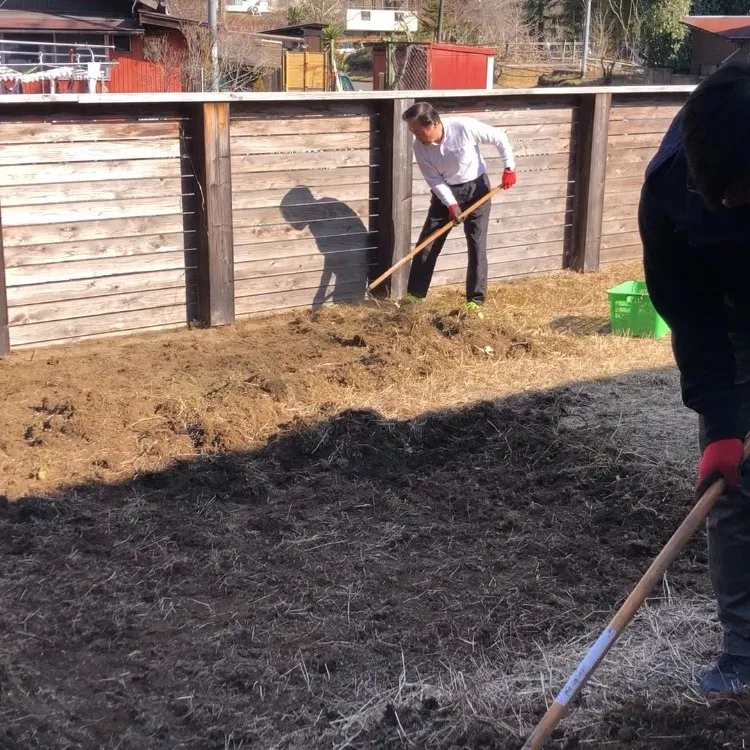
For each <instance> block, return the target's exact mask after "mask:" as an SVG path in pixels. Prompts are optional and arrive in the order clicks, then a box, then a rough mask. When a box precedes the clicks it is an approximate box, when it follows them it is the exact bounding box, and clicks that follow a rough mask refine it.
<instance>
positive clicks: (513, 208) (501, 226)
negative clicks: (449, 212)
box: [412, 198, 572, 234]
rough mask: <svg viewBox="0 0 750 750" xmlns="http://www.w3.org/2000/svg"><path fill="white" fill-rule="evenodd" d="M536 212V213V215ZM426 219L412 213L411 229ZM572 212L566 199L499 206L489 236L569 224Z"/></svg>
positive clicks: (491, 223)
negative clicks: (497, 233)
mask: <svg viewBox="0 0 750 750" xmlns="http://www.w3.org/2000/svg"><path fill="white" fill-rule="evenodd" d="M537 211H538V213H536V212H537ZM426 218H427V211H414V212H413V214H412V222H413V223H412V227H414V228H416V229H421V228H422V226H423V225H424V222H425V219H426ZM571 222H572V212H571V211H570V210H568V199H567V198H551V199H550V200H546V201H534V203H530V204H526V203H511V204H509V205H507V206H499V207H497V208H496V209H495V210H494V211H492V214H491V215H490V220H489V225H488V226H489V229H488V232H489V234H494V233H495V232H504V231H508V232H513V231H520V230H523V229H536V228H541V227H549V226H557V225H558V224H570V223H571Z"/></svg>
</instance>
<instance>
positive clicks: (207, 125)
mask: <svg viewBox="0 0 750 750" xmlns="http://www.w3.org/2000/svg"><path fill="white" fill-rule="evenodd" d="M199 122H200V123H202V127H201V133H200V136H199V138H198V139H197V142H198V144H199V145H200V147H201V148H200V153H199V157H200V165H199V166H198V167H197V171H198V174H199V182H200V184H201V186H202V191H201V192H202V194H203V201H204V208H203V211H202V212H201V214H200V220H201V229H200V231H199V232H198V289H199V316H200V319H201V320H202V321H203V322H204V323H206V324H207V325H210V326H217V325H227V324H229V323H232V322H233V321H234V297H235V294H234V227H233V216H232V158H231V146H230V144H231V138H230V133H229V122H230V120H229V104H227V103H226V102H218V103H207V102H204V103H203V105H202V115H201V117H200V119H199Z"/></svg>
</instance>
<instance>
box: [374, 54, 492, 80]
mask: <svg viewBox="0 0 750 750" xmlns="http://www.w3.org/2000/svg"><path fill="white" fill-rule="evenodd" d="M372 71H373V88H375V89H399V90H405V89H491V88H493V87H494V85H495V50H494V49H492V48H491V47H469V46H466V45H463V44H442V43H438V42H423V43H416V42H388V43H386V44H376V45H374V46H373V51H372Z"/></svg>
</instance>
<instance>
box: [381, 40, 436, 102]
mask: <svg viewBox="0 0 750 750" xmlns="http://www.w3.org/2000/svg"><path fill="white" fill-rule="evenodd" d="M386 61H387V66H386V88H388V89H391V90H394V91H407V90H415V89H417V90H425V89H429V88H430V77H429V73H428V64H427V47H426V46H424V45H422V44H413V43H408V42H407V43H404V44H398V43H392V42H391V43H389V44H388V45H387V47H386Z"/></svg>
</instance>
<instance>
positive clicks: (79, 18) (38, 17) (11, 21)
mask: <svg viewBox="0 0 750 750" xmlns="http://www.w3.org/2000/svg"><path fill="white" fill-rule="evenodd" d="M0 29H2V30H3V31H19V32H20V31H27V32H28V31H82V32H90V33H109V34H138V33H141V29H140V28H139V26H138V24H137V23H136V21H135V19H134V18H133V17H132V16H129V17H122V16H120V17H118V16H111V15H110V16H85V15H78V14H76V15H72V14H71V15H68V14H64V13H35V12H33V11H24V10H6V9H5V7H3V8H0Z"/></svg>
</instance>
